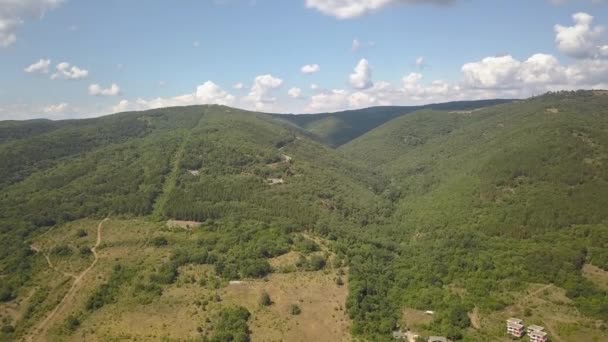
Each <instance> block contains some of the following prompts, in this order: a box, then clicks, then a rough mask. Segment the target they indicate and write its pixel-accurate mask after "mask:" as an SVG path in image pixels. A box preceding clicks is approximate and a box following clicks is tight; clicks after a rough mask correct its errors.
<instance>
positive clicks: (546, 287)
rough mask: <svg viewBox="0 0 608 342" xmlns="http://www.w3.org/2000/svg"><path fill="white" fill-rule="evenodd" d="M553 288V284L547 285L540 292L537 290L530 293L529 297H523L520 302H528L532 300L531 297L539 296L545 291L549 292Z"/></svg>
mask: <svg viewBox="0 0 608 342" xmlns="http://www.w3.org/2000/svg"><path fill="white" fill-rule="evenodd" d="M552 286H553V284H549V285H545V286H543V287H541V288H540V289H538V290H536V291H533V292H530V294H528V295H527V296H525V297H523V298H522V299H521V300H520V303H523V302H524V301H526V300H528V299H530V297H534V296H536V295H538V294H539V293H541V292H543V291H545V290H548V289H549V288H551V287H552Z"/></svg>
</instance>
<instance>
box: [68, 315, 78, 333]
mask: <svg viewBox="0 0 608 342" xmlns="http://www.w3.org/2000/svg"><path fill="white" fill-rule="evenodd" d="M79 326H80V320H79V319H78V317H76V316H74V315H70V316H68V318H67V320H66V327H67V328H68V330H69V331H75V330H76V329H78V327H79Z"/></svg>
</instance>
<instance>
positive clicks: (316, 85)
mask: <svg viewBox="0 0 608 342" xmlns="http://www.w3.org/2000/svg"><path fill="white" fill-rule="evenodd" d="M310 89H312V90H317V89H319V85H318V84H316V83H312V84H311V85H310Z"/></svg>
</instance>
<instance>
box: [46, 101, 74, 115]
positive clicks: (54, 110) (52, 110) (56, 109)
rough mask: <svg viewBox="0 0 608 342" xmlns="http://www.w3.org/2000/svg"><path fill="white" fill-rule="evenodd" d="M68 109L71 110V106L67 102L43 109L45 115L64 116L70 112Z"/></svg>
mask: <svg viewBox="0 0 608 342" xmlns="http://www.w3.org/2000/svg"><path fill="white" fill-rule="evenodd" d="M68 108H69V105H68V104H67V103H65V102H62V103H58V104H52V105H48V106H46V107H44V108H43V109H42V111H43V112H44V113H45V114H63V113H65V112H66V111H67V110H68Z"/></svg>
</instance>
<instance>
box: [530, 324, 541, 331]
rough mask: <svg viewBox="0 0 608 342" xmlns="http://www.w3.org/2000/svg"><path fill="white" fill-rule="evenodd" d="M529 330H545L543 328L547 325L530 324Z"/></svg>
mask: <svg viewBox="0 0 608 342" xmlns="http://www.w3.org/2000/svg"><path fill="white" fill-rule="evenodd" d="M528 330H530V331H543V330H545V327H541V326H540V325H535V324H532V325H529V326H528Z"/></svg>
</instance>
